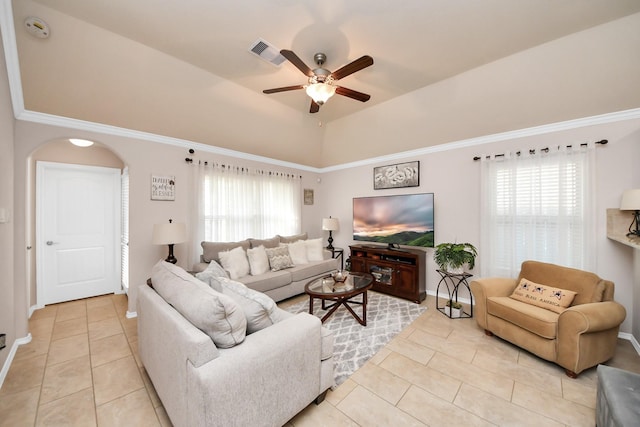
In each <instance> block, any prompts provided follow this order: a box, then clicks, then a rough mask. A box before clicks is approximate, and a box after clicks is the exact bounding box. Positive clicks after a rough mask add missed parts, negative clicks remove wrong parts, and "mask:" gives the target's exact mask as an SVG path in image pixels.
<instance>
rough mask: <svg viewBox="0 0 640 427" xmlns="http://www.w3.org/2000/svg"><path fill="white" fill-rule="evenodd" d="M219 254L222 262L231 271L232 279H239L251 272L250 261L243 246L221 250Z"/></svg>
mask: <svg viewBox="0 0 640 427" xmlns="http://www.w3.org/2000/svg"><path fill="white" fill-rule="evenodd" d="M218 255H219V256H220V264H222V266H223V267H224V269H225V270H226V271H227V272H229V277H230V278H231V279H234V280H235V279H239V278H241V277H244V276H246V275H248V274H249V270H250V267H249V261H248V260H247V254H246V253H245V252H244V249H243V248H242V246H238V247H237V248H234V249H231V250H230V251H223V252H220V253H219V254H218Z"/></svg>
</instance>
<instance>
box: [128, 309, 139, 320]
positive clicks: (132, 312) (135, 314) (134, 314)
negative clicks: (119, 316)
mask: <svg viewBox="0 0 640 427" xmlns="http://www.w3.org/2000/svg"><path fill="white" fill-rule="evenodd" d="M134 317H138V313H137V312H135V311H128V310H127V319H133V318H134Z"/></svg>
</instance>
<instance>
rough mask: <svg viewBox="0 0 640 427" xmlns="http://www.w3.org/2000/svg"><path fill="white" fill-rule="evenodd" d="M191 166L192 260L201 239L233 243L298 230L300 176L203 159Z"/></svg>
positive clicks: (195, 259)
mask: <svg viewBox="0 0 640 427" xmlns="http://www.w3.org/2000/svg"><path fill="white" fill-rule="evenodd" d="M192 167H193V172H192V177H193V178H192V179H193V186H194V188H195V189H196V191H195V192H194V194H195V197H194V200H193V202H192V206H193V212H192V218H191V219H192V220H191V224H195V226H194V227H193V230H192V242H193V247H192V255H191V258H192V259H193V260H194V261H196V262H197V260H198V258H199V256H200V253H201V252H202V250H201V247H200V242H202V241H203V240H206V241H217V242H232V241H237V240H243V239H246V238H249V237H253V238H256V239H261V238H269V237H273V236H275V235H276V234H282V235H289V234H297V233H300V229H301V216H302V200H301V199H302V195H301V193H302V189H301V177H300V176H299V175H294V174H291V173H283V172H274V171H263V170H256V169H249V168H246V167H238V166H230V165H220V164H213V165H212V164H205V163H202V162H201V163H199V164H194V165H192Z"/></svg>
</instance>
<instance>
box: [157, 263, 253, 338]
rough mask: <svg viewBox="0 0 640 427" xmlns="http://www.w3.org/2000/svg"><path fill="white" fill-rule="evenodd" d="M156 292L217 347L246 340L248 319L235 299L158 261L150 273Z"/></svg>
mask: <svg viewBox="0 0 640 427" xmlns="http://www.w3.org/2000/svg"><path fill="white" fill-rule="evenodd" d="M151 281H152V282H153V288H154V289H155V290H156V292H157V293H158V294H159V295H160V296H161V297H162V298H163V299H164V300H165V301H166V302H167V303H169V304H170V305H171V306H173V308H175V309H176V311H178V313H180V314H181V315H182V316H184V318H185V319H187V320H188V321H189V322H191V323H192V324H193V325H194V326H195V327H196V328H198V329H200V330H201V331H203V332H204V333H205V334H207V335H209V337H211V339H212V340H213V342H214V344H215V345H216V347H218V348H230V347H233V346H234V345H237V344H240V343H241V342H242V341H244V338H245V336H246V333H247V318H246V317H245V314H244V311H243V310H242V308H241V307H240V305H238V304H237V303H236V302H235V301H234V300H233V299H231V298H230V297H228V296H227V295H224V294H221V293H218V292H216V291H214V290H213V289H211V288H209V287H208V286H207V285H206V284H204V283H202V282H201V281H200V280H198V279H196V278H195V277H193V276H192V275H191V274H189V273H187V272H186V271H184V270H183V269H181V268H180V267H177V266H175V265H173V264H170V263H168V262H165V261H159V262H158V263H157V264H156V265H155V266H154V267H153V269H152V270H151Z"/></svg>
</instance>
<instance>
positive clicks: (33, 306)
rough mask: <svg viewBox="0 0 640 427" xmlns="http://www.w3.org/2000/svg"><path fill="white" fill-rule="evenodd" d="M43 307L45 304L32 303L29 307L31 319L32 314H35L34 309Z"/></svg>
mask: <svg viewBox="0 0 640 427" xmlns="http://www.w3.org/2000/svg"><path fill="white" fill-rule="evenodd" d="M41 308H44V305H32V306H31V307H29V319H31V315H33V312H34V311H36V310H40V309H41Z"/></svg>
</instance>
